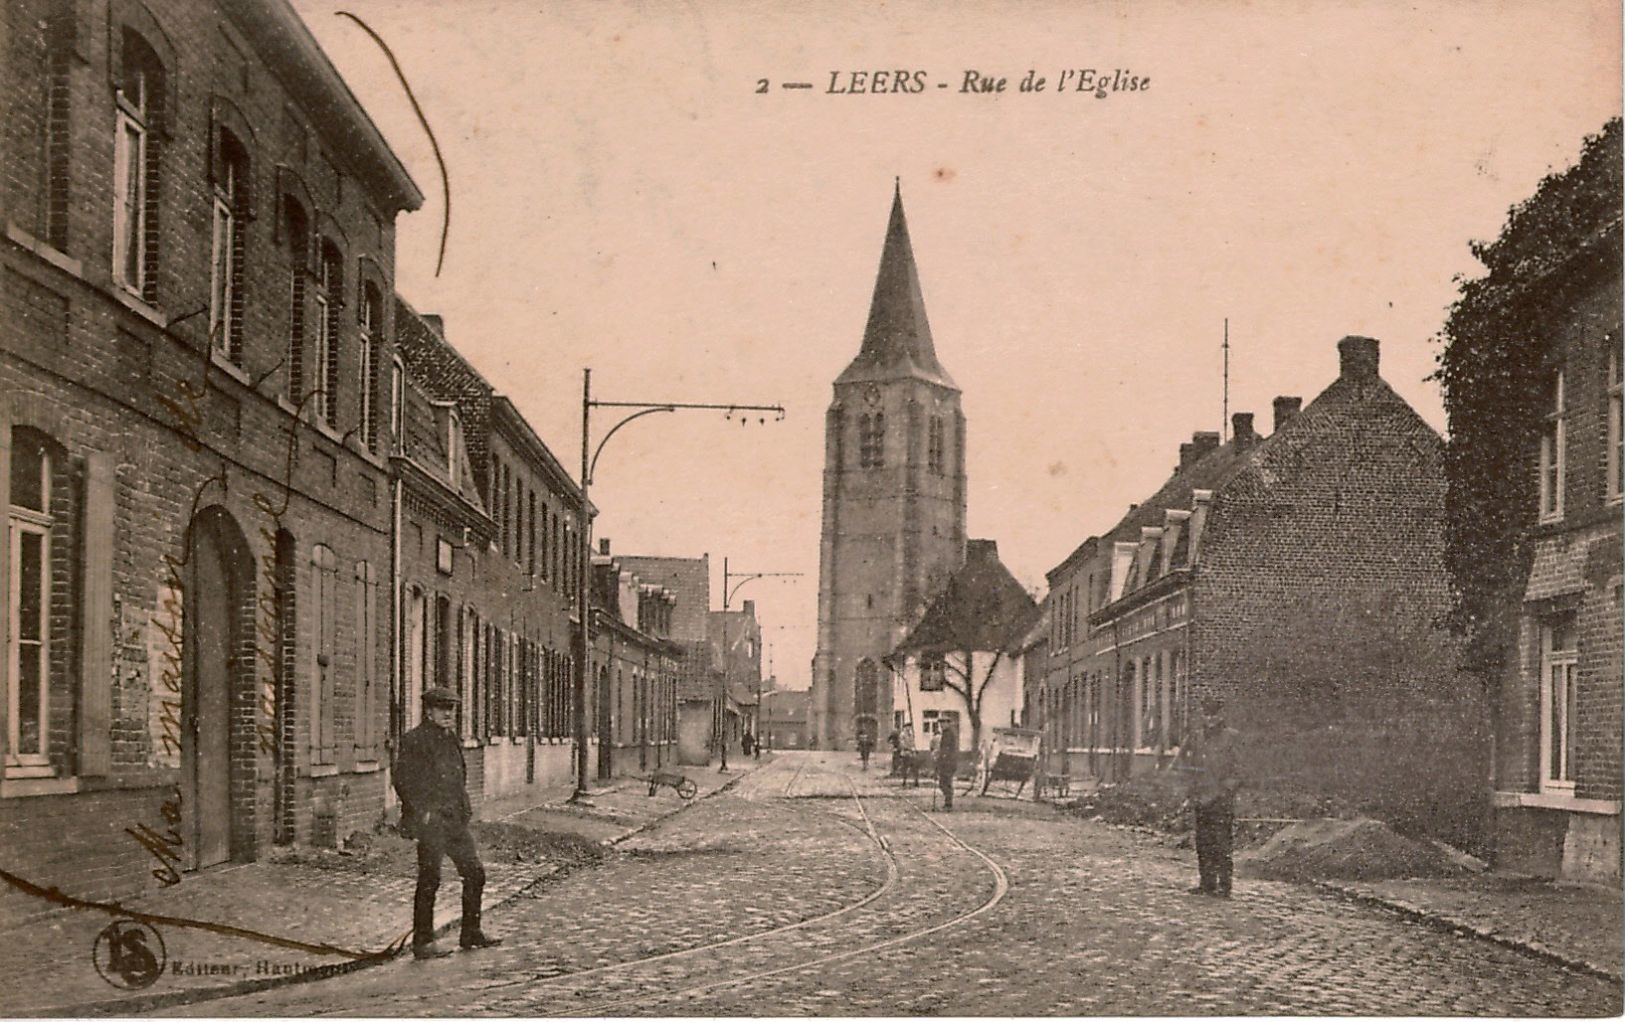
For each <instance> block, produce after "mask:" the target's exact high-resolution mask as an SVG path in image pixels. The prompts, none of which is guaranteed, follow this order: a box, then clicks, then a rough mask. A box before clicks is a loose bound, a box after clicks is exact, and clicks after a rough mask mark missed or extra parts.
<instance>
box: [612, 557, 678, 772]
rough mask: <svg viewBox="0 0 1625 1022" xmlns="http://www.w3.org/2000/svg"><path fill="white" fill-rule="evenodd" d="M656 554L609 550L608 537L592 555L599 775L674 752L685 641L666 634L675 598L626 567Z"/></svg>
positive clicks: (655, 764) (642, 767) (651, 764)
mask: <svg viewBox="0 0 1625 1022" xmlns="http://www.w3.org/2000/svg"><path fill="white" fill-rule="evenodd" d="M659 560H661V559H660V558H628V559H623V558H620V557H613V556H611V555H610V554H609V543H608V541H607V540H601V541H600V553H599V555H598V556H595V557H594V558H593V670H594V675H595V678H594V684H593V720H594V721H595V727H594V731H595V733H596V738H597V745H598V776H599V778H600V779H601V780H607V779H608V778H610V777H612V776H616V775H626V774H633V775H646V774H648V773H650V772H651V771H654V770H660V769H663V768H665V767H667V766H668V765H669V764H672V763H674V762H676V760H677V758H678V756H677V753H678V731H679V720H678V718H679V715H678V698H677V696H678V673H679V668H680V666H681V664H682V660H683V656H684V647H683V646H682V645H681V644H679V643H677V642H674V641H673V640H672V639H671V634H672V628H673V625H674V622H675V620H676V619H677V618H678V616H679V609H678V608H679V607H680V600H679V596H678V594H677V593H676V592H674V591H672V590H669V589H667V588H665V586H664V585H662V584H661V583H659V582H656V581H654V580H652V579H651V578H646V577H645V576H644V575H642V574H641V573H640V572H639V571H638V570H637V569H635V568H634V567H633V563H634V562H638V561H642V562H650V561H656V562H657V561H659ZM651 567H652V568H653V570H654V571H655V573H656V574H657V575H658V574H659V573H660V572H659V567H658V566H656V565H651Z"/></svg>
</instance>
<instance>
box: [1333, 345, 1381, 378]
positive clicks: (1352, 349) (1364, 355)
mask: <svg viewBox="0 0 1625 1022" xmlns="http://www.w3.org/2000/svg"><path fill="white" fill-rule="evenodd" d="M1337 356H1338V363H1339V367H1340V369H1341V370H1342V372H1341V375H1342V378H1343V379H1345V380H1374V379H1376V378H1377V339H1376V338H1374V337H1345V338H1343V339H1342V340H1341V341H1338V342H1337Z"/></svg>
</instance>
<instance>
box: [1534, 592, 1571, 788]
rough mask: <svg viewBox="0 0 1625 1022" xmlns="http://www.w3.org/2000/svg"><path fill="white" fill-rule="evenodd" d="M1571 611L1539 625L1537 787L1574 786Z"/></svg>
mask: <svg viewBox="0 0 1625 1022" xmlns="http://www.w3.org/2000/svg"><path fill="white" fill-rule="evenodd" d="M1574 625H1575V616H1574V614H1572V613H1568V614H1559V615H1557V616H1555V617H1552V618H1550V619H1548V620H1547V621H1545V622H1544V623H1542V625H1541V628H1540V787H1541V790H1543V791H1546V790H1556V791H1572V790H1573V788H1574V736H1575V725H1576V724H1577V723H1578V722H1577V720H1576V714H1575V709H1576V684H1575V682H1576V681H1577V680H1578V669H1579V663H1580V650H1579V638H1578V634H1577V632H1576V630H1575V626H1574Z"/></svg>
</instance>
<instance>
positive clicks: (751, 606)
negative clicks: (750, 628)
mask: <svg viewBox="0 0 1625 1022" xmlns="http://www.w3.org/2000/svg"><path fill="white" fill-rule="evenodd" d="M740 613H742V614H744V615H745V616H746V617H755V616H756V601H755V600H746V601H745V605H744V609H743V610H741V611H740Z"/></svg>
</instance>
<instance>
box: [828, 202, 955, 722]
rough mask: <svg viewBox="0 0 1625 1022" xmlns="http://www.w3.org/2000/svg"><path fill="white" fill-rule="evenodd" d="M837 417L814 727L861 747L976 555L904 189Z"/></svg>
mask: <svg viewBox="0 0 1625 1022" xmlns="http://www.w3.org/2000/svg"><path fill="white" fill-rule="evenodd" d="M834 391H835V394H834V398H833V400H832V401H831V402H830V406H829V411H828V413H827V414H826V416H825V420H824V497H823V524H822V533H821V538H820V546H819V560H818V640H817V642H818V645H817V650H816V652H815V653H814V655H813V663H812V729H813V734H814V735H815V736H816V737H817V740H818V742H819V744H820V746H821V747H823V748H826V749H838V748H851V747H852V739H853V735H854V728H855V726H856V722H857V720H858V718H860V717H868V718H874V719H878V720H889V719H890V718H891V715H892V711H893V709H894V707H893V706H892V702H891V686H890V685H889V684H887V679H886V671H885V669H884V668H882V667H881V660H882V659H883V658H884V657H885V656H886V655H887V654H889V653H890V652H891V651H892V649H893V648H895V647H896V645H897V643H898V641H899V640H900V639H902V638H903V636H904V635H905V634H906V633H907V632H908V630H909V629H910V628H911V627H913V625H914V623H915V622H916V621H917V620H918V619H919V616H920V614H921V613H923V612H924V610H925V607H926V604H927V603H928V602H929V601H930V600H931V599H932V598H933V597H934V596H935V595H936V594H937V592H938V591H939V590H941V588H942V585H943V583H944V582H946V581H947V579H948V576H949V575H951V574H952V573H953V572H954V571H955V570H956V569H958V567H959V566H960V564H961V563H963V561H964V558H965V499H966V498H965V415H964V412H963V411H962V410H961V409H960V391H959V388H958V386H957V385H956V384H955V383H954V381H953V377H951V376H950V375H948V371H947V370H946V369H945V368H943V366H942V363H941V362H939V361H938V360H937V354H936V348H935V344H934V342H933V340H932V337H931V325H930V323H929V322H928V321H927V319H926V314H925V299H924V297H923V295H922V292H921V290H920V275H919V271H918V269H917V268H916V266H915V263H914V250H913V246H912V245H911V243H910V241H909V236H908V222H907V220H906V218H905V217H904V215H903V198H902V193H901V191H900V190H899V191H898V192H897V193H896V194H894V196H893V198H892V208H891V218H890V220H889V222H888V223H887V226H886V239H885V243H884V245H883V247H882V249H881V254H880V269H879V271H878V272H877V273H876V275H875V289H874V295H873V297H872V299H871V300H870V304H869V319H868V322H867V323H866V324H865V326H864V331H863V344H862V346H861V348H860V349H859V351H858V354H857V357H855V358H854V359H853V360H852V362H851V363H850V364H849V365H848V366H847V367H846V368H845V369H844V370H842V372H841V374H840V375H839V376H837V377H836V378H835V383H834Z"/></svg>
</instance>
